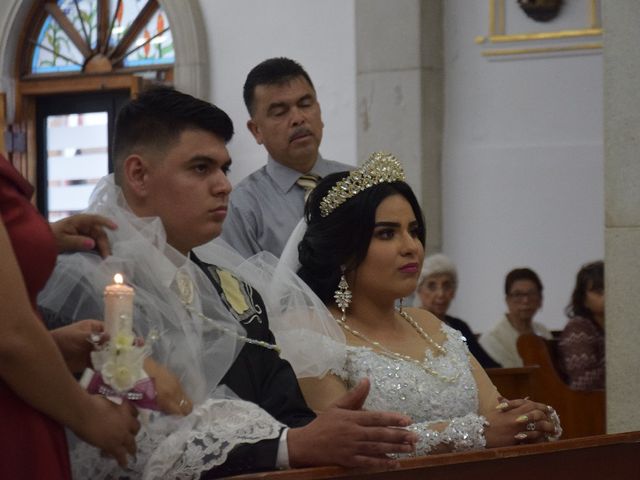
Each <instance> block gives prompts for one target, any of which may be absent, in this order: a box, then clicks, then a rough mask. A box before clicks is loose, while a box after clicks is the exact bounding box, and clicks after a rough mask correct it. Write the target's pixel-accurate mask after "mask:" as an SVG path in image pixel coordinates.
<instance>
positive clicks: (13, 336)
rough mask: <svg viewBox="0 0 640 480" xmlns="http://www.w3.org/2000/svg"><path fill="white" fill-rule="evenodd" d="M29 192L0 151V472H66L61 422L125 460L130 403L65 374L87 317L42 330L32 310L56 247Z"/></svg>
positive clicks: (130, 438)
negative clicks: (85, 386)
mask: <svg viewBox="0 0 640 480" xmlns="http://www.w3.org/2000/svg"><path fill="white" fill-rule="evenodd" d="M32 193H33V189H32V187H31V186H30V185H29V184H28V183H27V182H26V181H25V180H24V178H22V177H21V176H20V174H19V173H18V172H17V170H15V169H14V168H13V166H12V165H11V164H10V163H9V162H8V161H7V160H6V159H5V158H4V157H2V156H0V306H1V307H2V308H0V478H11V479H22V478H24V479H27V478H28V479H36V478H48V479H67V478H70V469H69V459H68V453H67V445H66V440H65V434H64V427H65V426H66V427H68V428H70V429H71V430H72V431H73V432H74V433H76V434H77V435H78V436H79V437H81V438H83V439H84V440H86V441H87V442H90V443H92V444H94V445H96V446H97V447H99V448H101V449H102V450H103V451H104V452H105V453H106V454H108V455H111V456H113V457H115V458H116V459H117V460H118V462H119V463H121V464H125V463H126V454H127V453H131V454H133V453H134V452H135V433H136V432H137V430H138V428H139V424H138V422H137V420H136V419H135V417H134V414H135V411H134V409H133V408H132V407H131V406H130V405H128V404H123V405H120V406H117V405H115V404H113V403H111V402H109V401H107V400H106V399H104V398H102V397H100V396H95V395H89V394H88V393H87V392H86V391H84V390H83V389H82V388H81V387H80V385H79V384H78V382H77V381H76V380H75V379H74V377H73V376H72V374H71V370H70V368H72V367H73V368H77V367H79V365H80V364H82V363H83V361H82V359H83V358H86V356H87V345H89V344H88V343H87V342H86V338H87V330H88V331H89V332H90V330H91V321H86V322H84V323H82V322H80V323H78V324H76V325H77V326H73V325H72V326H70V327H67V328H66V329H60V330H58V331H54V332H48V331H47V330H46V328H45V327H44V325H43V324H42V322H41V319H40V318H39V316H38V314H37V310H36V307H35V299H36V295H37V293H38V291H39V290H40V289H41V288H42V287H43V286H44V284H45V283H46V281H47V278H48V277H49V275H50V274H51V271H52V270H53V267H54V263H55V259H56V253H57V252H56V242H55V240H54V236H53V233H52V231H51V229H50V227H49V225H48V223H47V222H46V221H45V220H44V219H43V218H42V217H41V216H40V215H39V214H38V212H37V211H36V210H35V208H34V207H33V206H32V205H31V203H30V201H29V199H30V197H31V195H32ZM59 246H60V245H59ZM65 361H66V364H65Z"/></svg>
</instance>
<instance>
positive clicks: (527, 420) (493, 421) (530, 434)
mask: <svg viewBox="0 0 640 480" xmlns="http://www.w3.org/2000/svg"><path fill="white" fill-rule="evenodd" d="M552 413H553V410H552V409H550V408H549V407H548V406H547V405H544V404H542V403H537V402H533V401H531V400H527V399H518V400H509V401H507V400H503V401H502V402H501V403H500V404H499V405H498V407H496V409H495V410H494V411H493V412H490V413H488V414H487V415H485V417H486V419H487V421H488V422H489V426H488V427H487V428H486V429H485V438H486V440H487V447H504V446H508V445H516V444H519V443H537V442H543V441H546V440H547V438H548V437H549V436H553V435H555V434H556V433H557V432H556V426H555V425H554V422H553V421H552V418H551V415H552Z"/></svg>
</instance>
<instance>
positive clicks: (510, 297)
mask: <svg viewBox="0 0 640 480" xmlns="http://www.w3.org/2000/svg"><path fill="white" fill-rule="evenodd" d="M504 293H505V295H506V302H507V313H506V314H505V315H504V317H503V318H502V320H500V321H499V322H498V323H497V324H496V325H495V326H494V327H493V329H491V330H490V331H488V332H486V333H484V334H482V336H481V337H480V345H481V346H482V348H484V349H485V350H486V352H487V353H488V354H489V355H490V356H491V357H492V358H494V359H495V360H496V361H497V362H498V363H500V364H501V365H502V366H503V367H505V368H510V367H522V365H523V364H522V359H521V358H520V355H519V354H518V347H517V345H516V343H517V341H518V337H519V336H520V335H522V334H524V333H534V334H536V335H539V336H541V337H544V338H547V339H551V338H552V335H551V332H550V331H549V330H548V329H547V328H546V327H545V326H544V325H542V324H541V323H538V322H534V321H533V317H534V315H535V314H536V312H537V311H538V310H539V309H540V307H541V306H542V282H541V281H540V278H539V277H538V275H537V274H536V272H534V271H533V270H531V269H530V268H516V269H515V270H511V271H510V272H509V273H508V274H507V277H506V279H505V283H504Z"/></svg>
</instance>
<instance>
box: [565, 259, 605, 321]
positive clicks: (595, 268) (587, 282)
mask: <svg viewBox="0 0 640 480" xmlns="http://www.w3.org/2000/svg"><path fill="white" fill-rule="evenodd" d="M589 290H604V262H603V261H601V260H598V261H596V262H591V263H587V264H586V265H583V266H582V268H581V269H580V270H579V271H578V274H577V275H576V286H575V287H574V289H573V293H572V294H571V302H570V303H569V305H567V308H565V313H566V314H567V316H568V317H569V318H572V317H577V316H579V317H583V318H589V319H591V320H594V318H593V313H592V312H591V310H589V309H588V308H587V306H586V305H585V303H586V300H587V292H588V291H589Z"/></svg>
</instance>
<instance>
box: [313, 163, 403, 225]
mask: <svg viewBox="0 0 640 480" xmlns="http://www.w3.org/2000/svg"><path fill="white" fill-rule="evenodd" d="M404 181H405V175H404V169H403V168H402V165H400V162H399V161H398V159H397V158H396V157H395V155H392V154H391V153H386V152H374V153H372V154H371V155H370V156H369V159H368V160H367V161H366V162H365V163H364V164H363V165H362V167H360V168H358V169H356V170H353V171H352V172H350V173H349V175H348V176H346V177H345V178H343V179H342V180H340V181H339V182H338V183H336V184H335V185H334V186H333V187H331V190H329V192H328V193H327V194H326V195H325V196H324V198H323V199H322V200H321V201H320V216H322V217H326V216H328V215H329V214H330V213H331V212H333V211H334V210H335V209H336V208H338V207H339V206H340V205H342V204H343V203H344V202H346V201H347V200H349V199H350V198H351V197H354V196H356V195H357V194H359V193H360V192H363V191H365V190H366V189H367V188H371V187H373V186H374V185H378V184H380V183H392V182H404Z"/></svg>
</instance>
